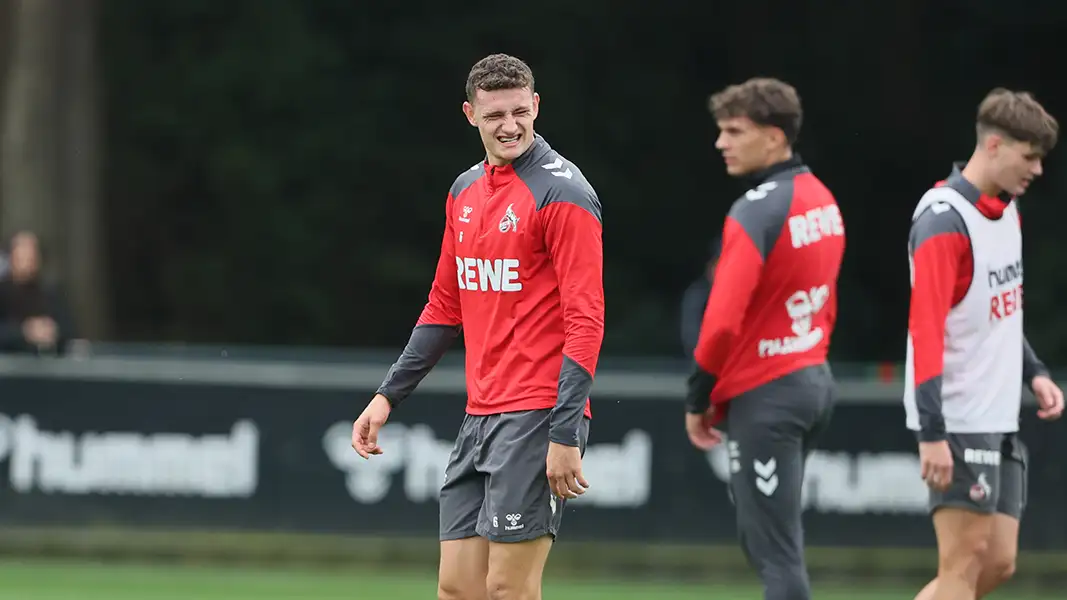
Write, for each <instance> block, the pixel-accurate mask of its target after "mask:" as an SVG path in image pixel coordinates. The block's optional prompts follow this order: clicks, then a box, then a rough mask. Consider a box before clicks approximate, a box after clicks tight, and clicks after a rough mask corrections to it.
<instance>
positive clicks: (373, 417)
mask: <svg viewBox="0 0 1067 600" xmlns="http://www.w3.org/2000/svg"><path fill="white" fill-rule="evenodd" d="M390 411H392V407H391V406H390V405H389V400H388V399H386V397H385V396H383V395H381V394H376V395H375V396H374V398H371V401H370V403H369V404H367V408H365V409H363V414H361V415H359V418H358V419H356V422H355V423H353V424H352V448H353V449H354V450H355V451H356V452H357V453H358V454H359V455H360V456H362V457H363V458H365V459H368V458H370V457H371V456H372V455H377V454H381V453H382V448H381V446H379V445H378V430H379V429H381V428H382V425H385V422H386V421H387V420H389V413H390Z"/></svg>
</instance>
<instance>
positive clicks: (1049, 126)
mask: <svg viewBox="0 0 1067 600" xmlns="http://www.w3.org/2000/svg"><path fill="white" fill-rule="evenodd" d="M975 129H976V130H977V133H978V139H979V140H981V139H983V138H985V136H987V135H989V134H990V133H999V134H1001V135H1003V136H1005V137H1008V138H1011V139H1013V140H1015V141H1018V142H1029V143H1030V145H1032V146H1033V147H1034V149H1035V150H1037V151H1038V152H1041V153H1046V152H1048V151H1050V150H1052V149H1053V148H1054V147H1055V146H1056V142H1057V140H1058V138H1059V131H1060V125H1059V123H1057V122H1056V119H1055V118H1054V117H1053V116H1052V115H1050V114H1048V112H1047V111H1046V110H1045V108H1044V107H1043V106H1041V104H1040V103H1039V102H1038V101H1037V100H1036V99H1034V97H1033V95H1032V94H1030V93H1029V92H1013V91H1011V90H1009V89H1006V88H995V89H994V90H992V91H991V92H989V94H987V95H986V97H985V99H983V100H982V103H981V104H979V105H978V118H977V123H976V126H975Z"/></svg>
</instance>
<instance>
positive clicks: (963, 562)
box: [940, 535, 989, 579]
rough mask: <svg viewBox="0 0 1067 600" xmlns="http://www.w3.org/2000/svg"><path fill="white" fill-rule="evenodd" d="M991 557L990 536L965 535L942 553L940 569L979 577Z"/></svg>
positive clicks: (943, 571)
mask: <svg viewBox="0 0 1067 600" xmlns="http://www.w3.org/2000/svg"><path fill="white" fill-rule="evenodd" d="M988 557H989V538H988V537H986V536H980V535H968V536H963V537H962V538H961V539H959V540H957V541H956V543H954V544H952V545H951V547H950V548H949V549H948V550H947V551H945V552H943V553H942V556H941V559H940V563H941V564H940V571H941V572H942V573H951V574H953V575H958V576H965V577H966V578H967V579H977V578H978V574H979V573H980V572H981V571H982V570H983V569H984V568H985V566H986V562H987V561H988Z"/></svg>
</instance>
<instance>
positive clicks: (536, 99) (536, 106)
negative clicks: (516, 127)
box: [533, 92, 541, 119]
mask: <svg viewBox="0 0 1067 600" xmlns="http://www.w3.org/2000/svg"><path fill="white" fill-rule="evenodd" d="M540 110H541V94H538V93H537V92H534V95H533V118H535V119H536V118H537V113H538V112H539V111H540Z"/></svg>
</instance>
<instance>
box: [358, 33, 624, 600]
mask: <svg viewBox="0 0 1067 600" xmlns="http://www.w3.org/2000/svg"><path fill="white" fill-rule="evenodd" d="M466 92H467V101H466V102H465V103H464V104H463V112H464V114H466V116H467V120H468V121H469V122H470V124H471V125H473V126H475V127H477V128H478V130H479V132H480V134H481V138H482V142H483V144H484V145H485V153H486V158H485V160H484V161H482V162H481V163H479V164H477V165H474V166H473V167H471V168H470V169H468V170H466V171H464V172H463V173H462V174H460V175H459V177H458V178H457V179H456V181H455V183H453V184H452V188H451V190H450V191H449V193H448V197H447V200H446V204H445V231H444V240H443V242H442V244H441V256H440V259H439V262H438V265H437V274H436V276H435V278H434V282H433V286H432V288H431V289H430V295H429V301H428V302H427V304H426V307H425V308H424V309H423V311H422V315H421V316H420V317H419V320H418V322H417V324H416V326H415V329H414V331H413V332H412V334H411V338H410V340H409V341H408V344H407V347H406V348H405V349H404V352H403V353H402V354H401V356H400V358H399V360H398V361H397V362H396V364H394V365H393V367H392V368H391V369H390V370H389V373H388V375H387V376H386V378H385V381H384V382H383V383H382V385H381V387H380V388H379V389H378V393H377V394H376V395H375V396H374V398H373V399H372V400H371V401H370V404H369V405H368V406H367V408H366V410H365V411H364V412H363V414H362V415H360V417H359V419H358V420H357V421H356V422H355V424H354V425H353V430H352V446H353V447H354V448H355V449H356V451H357V452H359V454H360V455H361V456H363V457H364V458H368V457H370V456H373V455H375V454H380V453H381V452H382V450H381V447H379V445H378V439H377V436H378V430H379V429H380V428H381V426H382V425H383V424H384V423H385V421H386V419H387V418H388V417H389V413H390V411H391V410H393V409H394V408H396V407H397V405H399V404H400V403H401V402H402V401H403V400H404V399H405V398H406V397H407V396H408V395H409V394H411V392H412V391H413V390H414V389H415V387H416V386H417V385H418V384H419V382H420V381H421V380H422V379H423V377H425V376H426V374H427V373H428V372H429V371H430V369H431V368H432V367H433V366H434V364H436V363H437V361H438V360H439V359H440V358H441V356H442V355H443V354H444V352H445V350H446V349H447V348H448V346H449V345H450V344H451V343H452V341H453V340H454V339H455V338H456V337H457V336H458V335H459V333H460V329H461V328H462V330H463V337H464V342H465V344H466V376H467V393H468V400H467V411H466V412H467V415H466V417H465V418H464V420H463V423H462V425H461V426H460V431H459V435H458V437H457V439H456V444H455V448H454V450H453V452H452V455H451V457H450V459H449V462H448V466H447V468H446V471H445V480H444V485H443V487H442V489H441V498H440V507H441V509H440V510H441V528H440V539H441V565H440V574H439V584H438V598H440V599H442V600H446V599H447V600H453V599H455V600H476V599H484V598H487V597H491V598H515V599H518V600H526V599H530V600H533V599H537V598H540V597H541V575H542V569H543V568H544V565H545V561H546V559H547V557H548V553H549V550H550V548H551V545H552V541H553V540H554V539H555V536H556V534H557V532H558V531H559V527H560V523H561V520H562V518H563V510H564V507H565V505H566V499H568V498H575V497H577V496H578V495H580V494H582V493H583V492H584V491H585V488H586V487H588V483H587V482H586V480H585V478H584V476H583V475H582V467H581V465H582V456H583V454H584V452H585V446H586V443H587V440H588V436H589V418H590V410H589V401H588V397H589V390H590V388H591V386H592V383H593V375H594V373H595V370H596V365H597V360H598V357H599V353H600V345H601V341H602V340H603V336H604V294H603V275H602V272H603V248H602V242H601V220H600V201H599V199H598V198H597V195H596V193H595V192H594V190H593V188H592V186H591V185H590V184H589V182H588V181H587V180H586V179H585V177H584V176H583V175H582V173H581V171H580V170H579V169H578V167H577V166H575V165H574V163H572V162H570V161H568V160H567V159H566V158H564V157H563V156H561V155H560V154H558V153H557V152H556V151H555V150H553V149H552V148H551V147H550V146H549V145H548V142H547V141H545V140H544V138H542V137H541V136H539V135H537V134H535V133H534V128H533V126H534V120H535V119H536V118H537V110H538V104H539V102H540V97H539V96H538V94H537V93H535V92H534V78H533V74H532V73H531V71H530V68H529V67H528V66H527V65H526V64H525V63H523V62H522V61H521V60H519V59H517V58H514V57H511V56H507V55H503V54H495V55H492V56H488V57H486V58H484V59H482V60H481V61H479V62H478V63H477V64H475V65H474V67H473V68H472V69H471V71H470V75H469V77H468V79H467V87H466Z"/></svg>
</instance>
